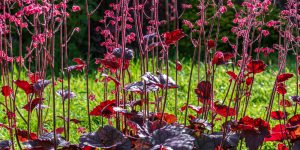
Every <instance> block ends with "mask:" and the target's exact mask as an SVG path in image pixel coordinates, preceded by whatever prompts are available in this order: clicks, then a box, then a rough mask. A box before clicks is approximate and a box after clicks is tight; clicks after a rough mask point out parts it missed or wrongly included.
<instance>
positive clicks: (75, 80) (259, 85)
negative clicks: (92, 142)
mask: <svg viewBox="0 0 300 150" xmlns="http://www.w3.org/2000/svg"><path fill="white" fill-rule="evenodd" d="M182 62H185V63H183V70H182V71H181V72H179V74H178V85H179V88H178V106H179V108H180V107H181V106H183V105H184V104H185V102H186V97H187V91H188V78H189V73H190V69H191V68H190V63H191V62H190V61H184V60H182ZM149 68H151V67H149ZM288 68H289V69H292V68H295V67H294V66H289V67H288ZM170 69H171V71H170V76H171V77H172V78H173V79H175V64H174V63H173V62H170ZM289 69H287V70H286V72H292V73H294V72H295V71H294V69H293V70H289ZM203 70H204V68H203V66H201V72H200V75H201V76H200V80H203V78H204V76H203ZM227 70H231V66H222V67H218V68H217V71H216V73H215V83H214V95H215V100H222V99H223V98H224V96H225V94H226V90H227V88H228V86H229V77H228V75H227V74H226V71H227ZM236 70H237V69H236ZM130 71H131V72H130V73H131V76H132V80H133V81H137V80H141V78H140V76H141V75H140V69H139V62H136V63H131V66H130ZM150 71H152V70H150ZM276 73H277V69H276V67H275V66H273V65H269V66H268V67H267V70H266V71H265V72H263V73H260V74H258V75H257V76H255V81H254V85H253V92H252V96H251V100H250V102H249V106H248V110H247V115H248V116H251V117H254V118H255V117H263V118H264V116H265V115H266V109H265V107H267V105H268V102H269V99H270V95H271V91H272V88H273V84H274V81H275V74H276ZM197 76H198V73H197V66H196V67H195V70H194V72H193V77H192V85H191V89H192V90H191V99H190V103H191V104H193V105H197V104H198V102H197V97H196V94H195V93H194V89H195V88H196V86H197V83H198V77H197ZM99 77H100V75H99V74H96V73H95V72H94V73H91V75H90V77H89V80H90V85H89V90H90V93H93V94H95V95H96V99H95V100H94V101H91V102H90V105H91V109H93V108H94V107H95V106H96V105H98V104H99V103H100V102H101V101H103V95H104V91H103V87H104V85H103V83H102V82H97V83H96V82H94V80H95V79H96V78H99ZM21 79H26V77H25V72H22V75H21ZM100 80H101V78H100V79H99V81H100ZM295 80H296V79H295V77H293V78H292V79H290V80H289V81H288V82H287V84H286V85H287V90H288V93H287V95H286V98H288V96H291V95H295V86H296V85H295V83H296V81H295ZM70 81H71V87H70V88H71V91H73V92H75V93H76V95H77V96H76V97H75V98H74V99H72V100H71V118H77V119H79V120H81V121H83V122H82V123H80V124H77V125H76V124H74V123H71V129H70V132H71V133H70V135H71V136H70V138H71V139H70V140H71V142H72V143H77V142H78V139H79V137H80V134H78V133H77V130H76V129H77V128H78V127H80V126H82V127H85V128H88V124H87V122H88V118H87V113H88V112H87V109H86V106H87V105H86V93H85V77H84V73H72V77H71V80H70ZM126 83H128V81H127V82H126ZM64 87H65V88H67V84H66V80H65V83H64ZM60 88H61V83H59V82H58V84H57V85H56V87H55V90H58V89H60ZM113 89H114V88H113V83H112V82H110V83H109V93H108V99H114V95H113V94H112V93H111V91H112V90H113ZM50 93H51V88H50V86H49V87H47V88H46V89H45V95H44V97H45V99H46V101H45V102H44V104H45V105H48V106H50V108H49V109H48V110H46V111H45V112H44V113H43V114H44V116H43V117H44V120H45V121H44V127H45V128H46V129H48V130H49V131H51V130H52V102H51V101H52V95H51V94H50ZM174 95H175V90H173V89H170V90H169V93H168V100H167V105H166V106H167V107H166V112H168V113H174V111H175V109H174V105H175V96H174ZM150 98H151V97H150ZM275 99H276V101H275V104H274V105H273V110H277V109H279V107H280V106H279V105H278V103H277V96H276V97H275ZM0 101H1V102H4V97H3V96H1V99H0ZM150 101H154V100H153V98H151V99H150ZM26 102H27V100H26V96H25V94H24V92H23V91H21V90H18V94H17V97H16V103H17V106H18V108H19V109H20V111H21V113H22V114H23V116H24V117H25V118H27V112H26V111H25V110H24V109H22V107H23V106H24V105H25V104H26ZM226 102H227V103H228V99H227V100H226ZM55 107H56V110H57V112H56V114H57V115H58V116H61V115H62V100H61V98H60V97H59V96H57V95H56V106H55ZM1 108H2V109H1V110H2V112H1V113H0V122H1V123H7V119H4V116H5V111H4V108H3V107H1ZM293 109H294V107H292V108H288V109H287V110H288V112H290V115H289V117H291V112H292V110H293ZM189 113H192V114H193V113H194V112H192V111H189ZM219 117H220V116H219ZM183 118H184V113H183V112H179V111H178V119H179V122H181V123H183ZM104 121H105V122H106V119H104ZM222 122H224V118H223V119H222V121H219V122H217V124H216V126H220V123H222ZM17 123H18V124H17V127H18V128H21V129H26V124H25V123H24V122H23V121H22V120H21V119H20V117H19V116H18V115H17ZM270 123H271V126H274V125H275V124H278V123H279V122H278V121H273V120H272V121H271V122H270ZM100 125H101V118H100V117H92V130H96V129H97V128H98V127H99V126H100ZM62 126H63V121H62V119H59V118H58V119H57V127H62ZM36 128H37V117H36V112H35V111H33V114H32V119H31V129H32V131H36ZM8 137H9V134H8V131H6V130H5V129H1V130H0V139H7V138H8ZM263 149H275V148H274V143H273V144H271V143H268V144H265V145H264V147H263Z"/></svg>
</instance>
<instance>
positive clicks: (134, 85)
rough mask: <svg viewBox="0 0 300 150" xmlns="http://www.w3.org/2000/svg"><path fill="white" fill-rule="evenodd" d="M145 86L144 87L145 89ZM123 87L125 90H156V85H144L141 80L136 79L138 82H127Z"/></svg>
mask: <svg viewBox="0 0 300 150" xmlns="http://www.w3.org/2000/svg"><path fill="white" fill-rule="evenodd" d="M145 87H146V90H145ZM124 89H125V91H130V92H136V93H144V91H146V92H149V91H157V90H158V87H157V86H155V85H153V84H150V85H146V86H145V85H144V82H143V81H138V82H133V83H130V84H127V85H126V86H125V87H124Z"/></svg>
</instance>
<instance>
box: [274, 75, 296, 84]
mask: <svg viewBox="0 0 300 150" xmlns="http://www.w3.org/2000/svg"><path fill="white" fill-rule="evenodd" d="M293 76H294V75H293V74H292V73H283V74H280V75H279V76H278V77H277V82H284V81H286V80H288V79H290V78H291V77H293Z"/></svg>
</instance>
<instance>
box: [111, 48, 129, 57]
mask: <svg viewBox="0 0 300 150" xmlns="http://www.w3.org/2000/svg"><path fill="white" fill-rule="evenodd" d="M112 54H113V55H115V56H116V57H117V58H121V57H122V48H115V49H113V51H112ZM133 57H134V54H133V50H132V49H129V48H125V51H124V59H125V60H131V59H133Z"/></svg>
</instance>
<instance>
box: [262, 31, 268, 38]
mask: <svg viewBox="0 0 300 150" xmlns="http://www.w3.org/2000/svg"><path fill="white" fill-rule="evenodd" d="M261 33H262V34H263V35H264V36H265V37H266V36H268V35H269V34H270V32H269V31H268V30H262V31H261Z"/></svg>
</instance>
